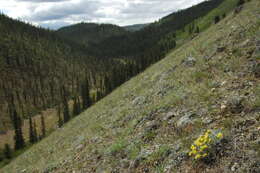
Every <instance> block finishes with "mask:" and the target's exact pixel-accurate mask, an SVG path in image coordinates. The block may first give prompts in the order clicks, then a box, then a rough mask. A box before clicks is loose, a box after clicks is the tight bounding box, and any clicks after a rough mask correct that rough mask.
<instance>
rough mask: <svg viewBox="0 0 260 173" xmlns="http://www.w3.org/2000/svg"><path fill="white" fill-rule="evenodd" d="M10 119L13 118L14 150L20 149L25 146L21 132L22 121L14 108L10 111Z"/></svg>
mask: <svg viewBox="0 0 260 173" xmlns="http://www.w3.org/2000/svg"><path fill="white" fill-rule="evenodd" d="M12 117H13V125H14V131H15V136H14V140H15V147H14V148H15V150H19V149H22V148H23V147H24V146H25V142H24V138H23V131H22V120H21V118H20V116H18V114H17V112H16V109H15V107H14V106H13V111H12Z"/></svg>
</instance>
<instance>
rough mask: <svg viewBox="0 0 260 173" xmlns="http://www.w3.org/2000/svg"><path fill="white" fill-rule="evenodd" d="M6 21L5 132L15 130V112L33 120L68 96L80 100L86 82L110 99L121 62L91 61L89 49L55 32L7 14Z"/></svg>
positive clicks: (0, 42)
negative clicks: (111, 83) (110, 88)
mask: <svg viewBox="0 0 260 173" xmlns="http://www.w3.org/2000/svg"><path fill="white" fill-rule="evenodd" d="M0 22H1V23H0V24H1V25H0V30H1V32H0V60H1V63H0V66H1V71H0V73H1V78H0V86H1V87H0V90H1V106H0V109H1V114H0V116H1V117H0V119H1V121H0V122H1V126H0V130H5V129H6V128H7V129H8V128H9V127H10V126H11V123H10V121H11V120H10V117H12V115H10V111H11V109H15V110H16V111H17V112H18V114H19V116H21V117H22V118H28V117H30V116H33V115H35V114H36V113H38V112H39V111H41V110H45V109H46V108H49V107H54V106H57V105H59V104H60V103H62V102H63V99H64V97H66V100H69V99H72V98H74V97H78V96H79V95H80V93H81V87H82V85H83V84H85V83H86V82H88V83H89V87H90V88H91V89H93V90H95V91H96V89H97V88H98V89H100V92H101V93H103V94H104V93H105V92H106V91H105V90H106V89H105V86H104V85H105V84H104V83H105V80H106V79H107V76H108V75H109V73H113V71H118V70H120V68H123V67H125V64H124V63H121V62H120V61H118V60H112V59H110V60H109V61H106V60H103V59H97V58H95V57H91V56H88V52H87V51H86V50H85V49H84V46H81V45H79V44H77V43H73V42H70V41H66V40H63V39H60V38H59V37H58V36H57V35H56V34H55V33H54V32H53V31H49V30H44V29H40V28H35V27H33V26H30V25H28V24H24V23H22V22H20V21H15V20H12V19H10V18H8V17H6V16H4V15H1V16H0ZM121 75H124V74H123V73H121ZM109 76H110V77H111V75H109ZM86 80H87V81H86ZM118 80H122V81H123V80H124V79H120V78H118ZM122 81H120V82H122ZM117 85H118V84H117ZM95 94H96V93H95ZM99 95H100V94H99ZM93 97H96V96H93ZM93 99H94V100H95V99H96V98H93Z"/></svg>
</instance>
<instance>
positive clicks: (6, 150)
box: [4, 144, 12, 159]
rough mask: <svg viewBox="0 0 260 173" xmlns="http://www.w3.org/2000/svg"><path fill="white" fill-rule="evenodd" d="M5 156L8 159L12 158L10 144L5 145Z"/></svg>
mask: <svg viewBox="0 0 260 173" xmlns="http://www.w3.org/2000/svg"><path fill="white" fill-rule="evenodd" d="M4 156H5V158H6V159H11V158H12V150H11V148H10V146H9V144H5V149H4Z"/></svg>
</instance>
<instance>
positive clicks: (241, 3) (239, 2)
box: [237, 0, 245, 6]
mask: <svg viewBox="0 0 260 173" xmlns="http://www.w3.org/2000/svg"><path fill="white" fill-rule="evenodd" d="M244 3H245V0H239V1H238V3H237V6H240V5H243V4H244Z"/></svg>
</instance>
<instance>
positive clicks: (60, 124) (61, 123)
mask: <svg viewBox="0 0 260 173" xmlns="http://www.w3.org/2000/svg"><path fill="white" fill-rule="evenodd" d="M62 126H63V120H62V118H61V107H60V105H59V106H58V127H59V128H61V127H62Z"/></svg>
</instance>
